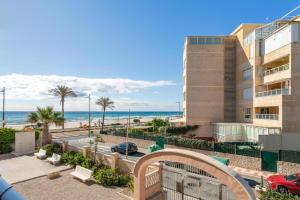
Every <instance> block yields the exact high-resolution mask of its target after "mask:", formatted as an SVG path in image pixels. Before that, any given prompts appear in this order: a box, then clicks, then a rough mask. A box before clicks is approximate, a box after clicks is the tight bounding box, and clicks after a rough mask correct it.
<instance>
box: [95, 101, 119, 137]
mask: <svg viewBox="0 0 300 200" xmlns="http://www.w3.org/2000/svg"><path fill="white" fill-rule="evenodd" d="M96 104H97V105H99V106H101V109H102V112H103V114H102V122H101V131H100V133H103V129H104V118H105V112H106V110H107V109H108V108H109V109H111V110H112V109H114V107H115V106H114V102H113V101H111V100H110V99H109V98H108V97H101V98H100V99H98V100H97V101H96Z"/></svg>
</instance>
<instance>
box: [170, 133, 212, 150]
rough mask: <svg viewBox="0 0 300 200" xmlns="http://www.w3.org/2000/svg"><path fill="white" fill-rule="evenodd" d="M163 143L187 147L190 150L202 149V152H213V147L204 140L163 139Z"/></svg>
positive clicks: (173, 137)
mask: <svg viewBox="0 0 300 200" xmlns="http://www.w3.org/2000/svg"><path fill="white" fill-rule="evenodd" d="M165 142H166V143H167V144H170V145H175V146H180V147H187V148H192V149H202V150H210V151H211V150H213V145H212V143H211V142H207V141H204V140H196V139H190V138H184V137H179V136H170V137H165Z"/></svg>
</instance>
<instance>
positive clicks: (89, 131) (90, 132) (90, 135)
mask: <svg viewBox="0 0 300 200" xmlns="http://www.w3.org/2000/svg"><path fill="white" fill-rule="evenodd" d="M88 98H89V137H91V95H90V94H89V97H88Z"/></svg>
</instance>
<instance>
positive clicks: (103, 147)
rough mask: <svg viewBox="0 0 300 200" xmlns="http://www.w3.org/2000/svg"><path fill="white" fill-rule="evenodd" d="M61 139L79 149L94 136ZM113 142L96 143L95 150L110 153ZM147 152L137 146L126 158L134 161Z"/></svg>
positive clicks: (87, 143) (87, 144)
mask: <svg viewBox="0 0 300 200" xmlns="http://www.w3.org/2000/svg"><path fill="white" fill-rule="evenodd" d="M63 140H67V141H68V143H69V145H71V146H73V147H77V148H79V149H81V148H83V147H84V146H91V145H90V141H94V137H91V138H89V137H87V136H81V137H68V138H64V139H63ZM54 141H58V142H61V141H62V139H54ZM113 145H115V144H112V143H101V142H99V143H98V148H97V152H99V153H104V154H111V153H112V152H111V150H110V148H111V146H113ZM93 148H94V145H92V149H93ZM147 153H148V150H147V149H142V148H139V151H138V152H137V153H135V154H130V155H128V157H127V159H128V160H132V161H136V160H138V159H139V158H140V157H142V156H144V155H145V154H147ZM120 156H121V157H122V158H126V156H125V155H123V154H120Z"/></svg>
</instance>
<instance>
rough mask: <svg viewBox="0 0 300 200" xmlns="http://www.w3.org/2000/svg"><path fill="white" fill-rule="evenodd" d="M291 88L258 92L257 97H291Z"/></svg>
mask: <svg viewBox="0 0 300 200" xmlns="http://www.w3.org/2000/svg"><path fill="white" fill-rule="evenodd" d="M289 94H290V89H289V88H280V89H275V90H267V91H262V92H257V93H256V97H265V96H275V95H289Z"/></svg>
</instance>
